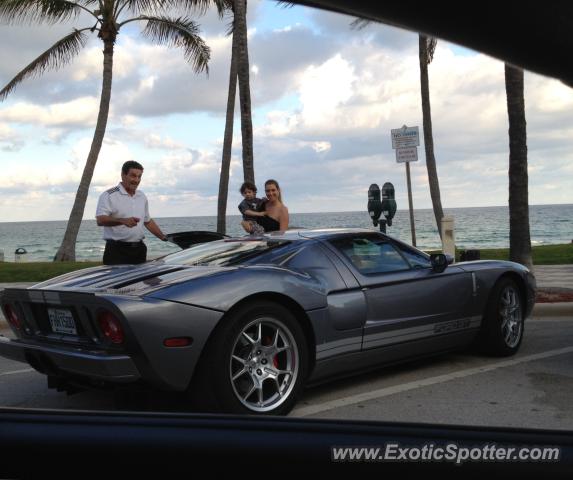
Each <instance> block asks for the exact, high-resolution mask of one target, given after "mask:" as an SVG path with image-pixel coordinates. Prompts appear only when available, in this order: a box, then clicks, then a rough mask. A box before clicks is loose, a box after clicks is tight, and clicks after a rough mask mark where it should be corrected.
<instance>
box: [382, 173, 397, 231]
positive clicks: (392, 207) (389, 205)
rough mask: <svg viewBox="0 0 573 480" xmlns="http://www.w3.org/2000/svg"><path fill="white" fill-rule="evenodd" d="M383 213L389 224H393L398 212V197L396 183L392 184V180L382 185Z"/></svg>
mask: <svg viewBox="0 0 573 480" xmlns="http://www.w3.org/2000/svg"><path fill="white" fill-rule="evenodd" d="M378 198H380V197H378ZM382 213H383V215H384V216H385V217H386V220H387V221H388V225H389V226H392V219H393V218H394V215H395V214H396V198H395V192H394V185H392V184H391V183H390V182H386V183H385V184H384V185H383V186H382Z"/></svg>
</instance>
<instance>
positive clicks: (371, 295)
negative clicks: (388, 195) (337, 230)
mask: <svg viewBox="0 0 573 480" xmlns="http://www.w3.org/2000/svg"><path fill="white" fill-rule="evenodd" d="M330 243H331V244H332V246H334V248H335V249H336V250H337V252H338V254H339V255H340V256H341V258H342V259H343V260H344V261H345V263H346V264H347V265H348V267H349V268H350V270H351V271H352V273H353V274H354V276H355V277H356V280H357V281H358V283H359V285H360V287H361V289H362V291H363V293H364V295H365V297H366V303H367V315H366V322H365V324H364V328H363V342H362V349H363V350H368V349H372V348H378V347H383V346H388V345H393V344H397V343H403V342H409V341H415V340H424V339H428V338H431V337H434V336H438V335H443V334H447V333H454V332H455V331H457V330H459V329H465V328H470V327H471V326H472V324H471V320H470V319H468V318H467V317H466V315H465V312H466V311H467V310H468V309H469V307H470V305H471V302H472V294H473V289H472V278H471V274H469V273H467V272H464V271H463V270H462V269H460V268H458V267H456V266H449V267H448V268H446V269H445V270H444V271H443V272H441V273H438V272H436V271H434V270H433V269H432V268H431V263H430V260H429V256H427V255H425V254H423V253H422V252H419V251H418V250H415V249H408V247H407V246H405V245H404V244H400V243H397V242H394V241H392V240H391V239H390V238H388V237H386V236H384V235H381V234H378V233H376V232H371V233H370V232H369V233H361V234H352V235H349V236H345V237H339V238H337V239H333V240H332V241H331V242H330ZM478 324H479V319H478Z"/></svg>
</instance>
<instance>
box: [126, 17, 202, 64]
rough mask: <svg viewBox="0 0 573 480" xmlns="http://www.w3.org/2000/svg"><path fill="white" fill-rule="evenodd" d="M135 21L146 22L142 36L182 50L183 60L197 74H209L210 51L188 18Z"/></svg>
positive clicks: (150, 18)
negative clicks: (191, 66) (203, 72)
mask: <svg viewBox="0 0 573 480" xmlns="http://www.w3.org/2000/svg"><path fill="white" fill-rule="evenodd" d="M137 20H147V25H146V26H145V29H144V30H143V32H142V34H143V36H145V37H147V38H149V39H150V40H151V41H153V42H155V43H158V44H160V45H167V46H170V47H178V48H182V49H183V51H184V55H185V59H186V60H187V61H188V62H189V63H191V64H192V65H193V69H194V70H195V71H196V72H197V73H199V72H202V71H203V70H205V72H206V73H207V74H208V73H209V67H208V63H209V58H210V57H211V50H210V48H209V47H208V46H207V44H206V43H205V42H204V41H203V39H202V38H201V37H200V36H199V26H198V25H197V24H196V23H195V22H193V21H192V20H190V19H189V18H175V19H172V18H167V17H145V16H141V17H139V18H138V19H137Z"/></svg>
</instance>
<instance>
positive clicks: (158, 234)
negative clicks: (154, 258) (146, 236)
mask: <svg viewBox="0 0 573 480" xmlns="http://www.w3.org/2000/svg"><path fill="white" fill-rule="evenodd" d="M144 225H145V228H147V230H149V231H150V232H151V233H153V235H155V236H156V237H157V238H159V240H163V241H164V242H165V241H167V236H166V235H165V234H164V233H163V232H162V231H161V229H160V228H159V225H157V223H155V221H154V220H153V219H151V220H149V222H145V223H144Z"/></svg>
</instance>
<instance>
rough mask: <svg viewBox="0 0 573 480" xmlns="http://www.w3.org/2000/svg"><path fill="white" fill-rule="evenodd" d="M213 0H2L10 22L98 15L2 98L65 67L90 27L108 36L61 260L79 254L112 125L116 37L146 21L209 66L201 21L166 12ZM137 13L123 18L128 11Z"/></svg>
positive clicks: (159, 38) (161, 38)
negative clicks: (87, 146)
mask: <svg viewBox="0 0 573 480" xmlns="http://www.w3.org/2000/svg"><path fill="white" fill-rule="evenodd" d="M210 3H211V1H210V0H155V1H153V0H75V1H72V0H2V1H1V2H0V19H1V20H4V21H6V22H7V23H13V24H14V23H29V22H33V23H51V24H54V23H58V22H67V21H69V20H70V19H76V18H77V17H78V16H79V15H80V14H81V13H84V14H87V16H89V17H91V18H92V21H93V25H92V26H88V27H85V28H81V29H74V30H73V31H72V32H71V33H70V34H68V35H67V36H65V37H64V38H62V39H61V40H59V41H57V42H56V43H55V44H54V45H52V46H51V47H50V48H49V49H48V50H46V51H45V52H44V53H42V54H41V55H40V56H39V57H38V58H36V59H35V60H33V61H32V62H31V63H30V64H29V65H28V66H27V67H25V68H24V69H23V70H22V71H21V72H20V73H18V74H17V75H16V76H15V77H14V78H13V79H12V80H11V81H10V82H9V83H8V84H7V85H6V86H5V87H4V88H3V89H2V90H1V91H0V101H1V100H4V99H5V98H6V96H7V95H8V94H9V93H10V92H11V91H12V90H13V89H14V88H15V87H16V86H17V85H18V84H19V83H20V82H21V81H23V80H24V79H26V78H28V77H30V76H34V75H38V74H41V73H43V72H44V71H46V70H48V69H57V68H61V67H62V66H63V65H65V64H67V63H69V62H70V61H71V60H72V59H73V58H74V57H75V56H76V55H77V54H78V53H79V52H80V50H81V49H82V47H84V46H85V44H86V42H87V38H88V35H89V33H94V32H97V36H98V37H99V38H100V39H101V40H102V42H103V46H104V48H103V81H102V92H101V97H100V107H99V113H98V117H97V122H96V128H95V132H94V136H93V140H92V144H91V148H90V151H89V154H88V158H87V161H86V165H85V167H84V171H83V174H82V178H81V181H80V185H79V187H78V190H77V193H76V198H75V200H74V205H73V207H72V211H71V213H70V217H69V220H68V225H67V228H66V232H65V234H64V239H63V241H62V244H61V246H60V248H59V250H58V252H57V254H56V257H55V259H54V260H55V261H65V260H70V261H74V260H75V244H76V238H77V235H78V231H79V228H80V224H81V221H82V217H83V213H84V209H85V203H86V200H87V196H88V191H89V186H90V183H91V179H92V176H93V172H94V169H95V165H96V162H97V158H98V155H99V152H100V149H101V145H102V142H103V138H104V134H105V129H106V125H107V119H108V113H109V104H110V99H111V85H112V72H113V54H114V45H115V40H116V37H117V35H118V33H119V31H120V29H121V27H123V26H124V25H126V24H128V23H131V22H136V21H138V22H144V24H145V27H144V28H143V30H142V35H143V36H144V37H146V38H148V39H150V40H151V41H153V42H155V43H157V44H161V45H168V46H173V47H179V48H182V49H183V51H184V55H185V58H186V60H187V61H189V62H191V64H192V66H193V69H194V70H195V72H197V73H199V72H201V71H208V67H207V63H208V61H209V56H210V50H209V47H208V46H207V45H206V44H205V42H204V41H203V39H202V38H201V37H200V36H199V28H198V25H197V24H196V23H195V22H194V21H192V20H191V19H190V18H189V17H188V16H182V17H177V18H171V17H168V16H165V12H166V11H167V10H168V9H169V8H173V7H178V8H181V9H182V11H184V12H186V14H190V13H191V12H197V13H204V12H205V10H206V9H207V8H208V6H209V5H210ZM125 12H129V13H130V14H132V15H133V16H132V17H131V18H127V19H123V16H124V13H125Z"/></svg>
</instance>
